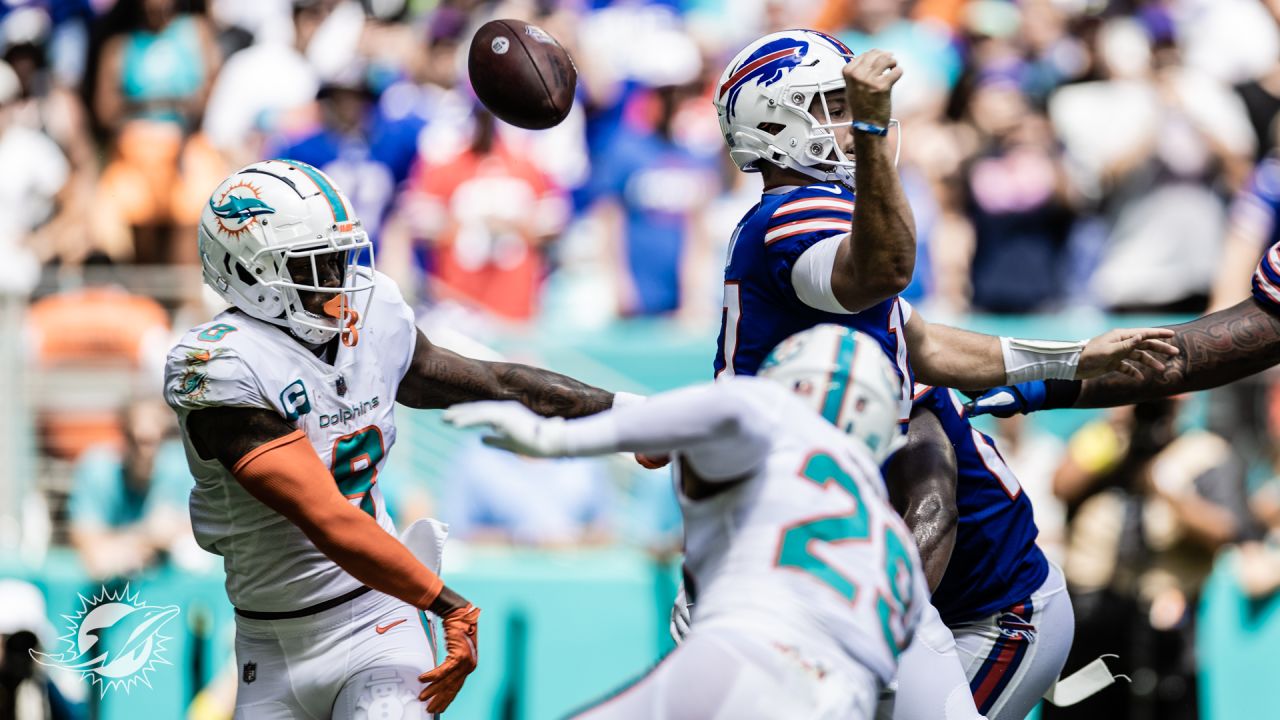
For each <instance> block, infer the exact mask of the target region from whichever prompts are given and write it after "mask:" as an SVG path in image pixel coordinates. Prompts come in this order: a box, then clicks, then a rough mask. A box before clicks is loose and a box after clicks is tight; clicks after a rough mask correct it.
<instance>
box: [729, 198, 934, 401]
mask: <svg viewBox="0 0 1280 720" xmlns="http://www.w3.org/2000/svg"><path fill="white" fill-rule="evenodd" d="M853 207H854V196H853V191H852V190H850V189H849V188H848V187H846V186H844V185H842V184H840V183H819V184H815V185H805V186H801V187H797V188H788V189H782V191H780V192H766V193H765V194H764V196H763V197H762V198H761V200H760V202H759V203H758V204H757V205H756V206H755V207H753V208H752V209H751V210H750V211H749V212H748V213H747V214H746V216H745V217H744V218H743V219H742V221H741V222H739V223H738V227H737V229H735V230H734V233H733V239H732V240H731V241H730V243H729V258H728V262H727V264H726V265H725V269H724V306H723V308H722V314H721V322H720V340H719V347H718V348H717V350H716V361H715V373H716V376H717V377H718V376H719V375H720V374H721V373H726V374H729V375H755V374H756V371H757V370H759V369H760V364H761V363H762V362H763V361H764V359H765V357H766V356H768V354H769V351H771V350H773V348H774V346H776V345H777V344H778V343H780V342H782V341H783V340H785V339H786V338H787V337H789V336H791V335H794V334H795V333H798V332H800V331H802V330H807V329H809V328H811V327H813V326H815V325H820V324H822V323H835V324H837V325H845V326H847V327H851V328H853V329H855V330H860V331H862V332H864V333H867V334H868V335H871V336H872V337H874V338H875V339H876V340H877V341H878V342H879V343H880V344H881V346H883V348H884V351H885V352H886V353H888V354H889V357H891V358H894V359H895V363H894V364H895V365H896V366H897V368H898V374H899V376H901V377H902V378H903V389H902V392H903V395H902V407H901V413H902V415H901V418H902V419H903V420H905V419H906V418H907V417H909V415H910V408H911V388H912V383H913V376H912V374H911V366H910V364H909V363H908V361H907V343H906V340H905V339H904V338H903V335H902V332H903V327H904V326H905V325H906V323H907V319H908V318H909V317H910V314H911V306H910V305H909V304H908V303H907V302H906V301H905V300H900V299H899V298H896V297H895V298H890V299H888V300H885V301H883V302H881V303H880V304H878V305H875V306H873V307H870V308H867V309H866V310H863V311H862V312H860V313H853V314H840V313H829V312H825V311H822V310H817V309H815V308H812V307H810V306H808V305H806V304H805V303H804V302H802V301H801V300H800V298H798V297H797V296H796V291H795V287H794V286H793V285H792V283H791V270H792V267H793V266H794V265H795V263H796V261H797V260H798V259H799V258H800V255H801V254H803V253H804V251H805V250H808V249H809V248H810V247H811V246H812V245H813V244H814V243H816V242H818V241H819V240H824V239H826V238H829V237H831V236H833V235H840V234H843V233H847V232H849V231H850V226H851V224H852V222H853Z"/></svg>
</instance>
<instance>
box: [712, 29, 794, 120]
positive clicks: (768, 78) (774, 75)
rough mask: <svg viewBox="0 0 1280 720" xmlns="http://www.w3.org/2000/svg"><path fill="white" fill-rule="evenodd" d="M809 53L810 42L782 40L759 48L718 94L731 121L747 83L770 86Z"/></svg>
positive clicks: (792, 39) (787, 38)
mask: <svg viewBox="0 0 1280 720" xmlns="http://www.w3.org/2000/svg"><path fill="white" fill-rule="evenodd" d="M807 52H809V43H808V42H807V41H805V40H799V39H796V38H789V37H781V38H778V39H777V40H774V41H773V42H770V43H765V44H764V45H761V46H760V47H759V48H756V51H755V52H753V53H751V54H750V55H748V56H747V59H746V60H744V61H743V62H742V65H741V66H740V67H739V68H738V69H737V70H735V71H734V73H733V74H732V75H730V76H729V79H728V80H725V81H724V84H723V85H721V86H720V90H719V92H717V93H716V96H717V97H719V98H720V99H721V100H722V101H723V102H724V104H725V107H726V108H727V109H728V116H729V119H730V120H732V119H733V114H734V106H735V105H736V104H737V102H738V96H739V95H740V94H741V93H742V89H743V88H745V87H746V86H747V84H748V83H752V82H754V83H755V84H757V85H766V86H768V85H772V84H774V83H776V82H778V81H779V80H781V79H782V76H783V75H785V74H786V73H787V72H788V71H790V70H791V69H792V68H795V67H798V66H799V65H800V61H801V60H803V59H804V56H805V53H807Z"/></svg>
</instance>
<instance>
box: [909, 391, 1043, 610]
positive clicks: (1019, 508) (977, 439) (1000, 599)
mask: <svg viewBox="0 0 1280 720" xmlns="http://www.w3.org/2000/svg"><path fill="white" fill-rule="evenodd" d="M916 390H917V391H918V392H917V394H916V399H915V404H916V405H917V406H923V407H926V408H928V409H929V410H932V411H933V413H934V414H935V415H937V417H938V420H939V421H940V422H941V423H942V427H943V429H944V430H945V431H946V433H947V439H949V440H950V441H951V444H952V446H954V447H955V451H956V506H957V508H958V510H959V513H960V520H959V527H958V528H957V530H956V545H955V550H953V551H952V552H951V561H950V562H949V563H948V564H947V572H946V574H945V575H943V576H942V582H941V583H939V584H938V589H937V590H935V591H934V593H933V605H934V607H936V608H937V609H938V613H939V614H940V615H942V619H943V621H944V622H946V623H947V624H948V625H952V624H955V623H960V622H965V621H968V620H974V619H976V618H980V617H982V616H985V615H989V614H991V613H994V612H996V611H998V610H1003V609H1004V608H1007V607H1010V606H1012V605H1014V604H1016V603H1019V602H1022V601H1023V600H1026V599H1027V598H1028V597H1030V595H1031V593H1033V592H1035V591H1036V590H1037V589H1039V587H1040V586H1041V585H1043V584H1044V581H1045V578H1047V577H1048V576H1049V561H1048V560H1046V559H1045V556H1044V553H1043V552H1041V551H1040V548H1039V547H1038V546H1037V545H1036V535H1038V534H1039V531H1038V530H1037V529H1036V522H1035V517H1034V516H1033V513H1032V510H1031V501H1030V500H1029V499H1027V496H1026V493H1024V492H1022V486H1021V485H1019V484H1018V478H1017V477H1015V476H1014V474H1013V471H1011V470H1010V469H1009V466H1008V465H1006V464H1005V462H1004V458H1003V457H1001V456H1000V451H999V450H997V449H996V445H995V442H993V441H992V440H991V438H990V437H988V436H987V435H984V434H983V433H980V432H978V431H977V430H976V429H974V428H973V427H972V426H971V425H970V424H969V419H968V418H967V417H965V415H964V411H963V406H962V403H961V400H960V398H959V397H958V396H956V394H955V391H953V390H948V389H946V388H934V387H928V386H925V385H917V386H916Z"/></svg>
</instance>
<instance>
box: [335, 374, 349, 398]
mask: <svg viewBox="0 0 1280 720" xmlns="http://www.w3.org/2000/svg"><path fill="white" fill-rule="evenodd" d="M337 386H338V388H337V389H338V395H339V396H342V395H346V394H347V379H346V378H345V377H343V376H342V375H339V376H338V382H337Z"/></svg>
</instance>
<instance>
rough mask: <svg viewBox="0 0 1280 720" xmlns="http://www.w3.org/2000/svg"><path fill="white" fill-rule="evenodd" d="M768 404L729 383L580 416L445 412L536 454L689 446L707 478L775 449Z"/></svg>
mask: <svg viewBox="0 0 1280 720" xmlns="http://www.w3.org/2000/svg"><path fill="white" fill-rule="evenodd" d="M767 417H768V408H764V409H763V410H762V409H761V407H759V406H757V405H755V404H753V403H752V402H751V401H749V400H747V399H746V398H745V397H743V396H742V395H741V394H739V393H737V392H735V391H734V389H733V388H730V387H727V386H726V384H725V383H718V384H706V385H698V386H695V387H690V388H684V389H681V390H674V391H671V392H667V393H662V394H660V395H655V396H653V397H650V398H648V399H647V400H645V401H644V402H643V403H637V404H633V405H628V406H626V407H621V408H616V409H613V410H610V411H608V412H603V413H600V414H599V415H593V416H591V417H585V418H580V419H577V420H569V421H566V420H562V419H560V418H540V417H538V416H536V415H534V414H533V413H531V412H530V411H529V410H527V409H526V408H524V407H522V406H521V405H519V404H517V403H512V402H478V403H467V404H464V405H458V406H456V407H452V408H450V409H449V410H447V411H445V414H444V418H445V421H446V422H449V423H451V424H453V425H456V426H458V427H464V428H465V427H481V428H488V429H489V430H490V431H491V432H490V434H489V435H488V436H486V437H485V438H484V441H485V443H486V444H489V445H492V446H495V447H500V448H503V449H506V450H510V451H512V452H516V453H520V454H522V455H529V456H532V457H570V456H583V455H604V454H608V453H614V452H641V453H664V452H674V451H685V452H686V453H687V456H686V460H687V461H688V462H689V463H690V464H691V465H692V466H693V468H694V470H695V471H696V472H697V473H698V475H699V476H700V477H703V478H704V479H706V480H710V481H717V480H719V481H728V480H732V479H736V478H740V477H742V476H744V475H746V474H747V473H749V472H751V471H752V470H754V469H755V468H756V467H758V466H759V464H760V463H761V462H763V461H764V457H765V456H766V455H767V454H768V452H769V448H770V446H771V443H770V433H769V430H768V427H769V425H768V423H769V421H768V420H767Z"/></svg>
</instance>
